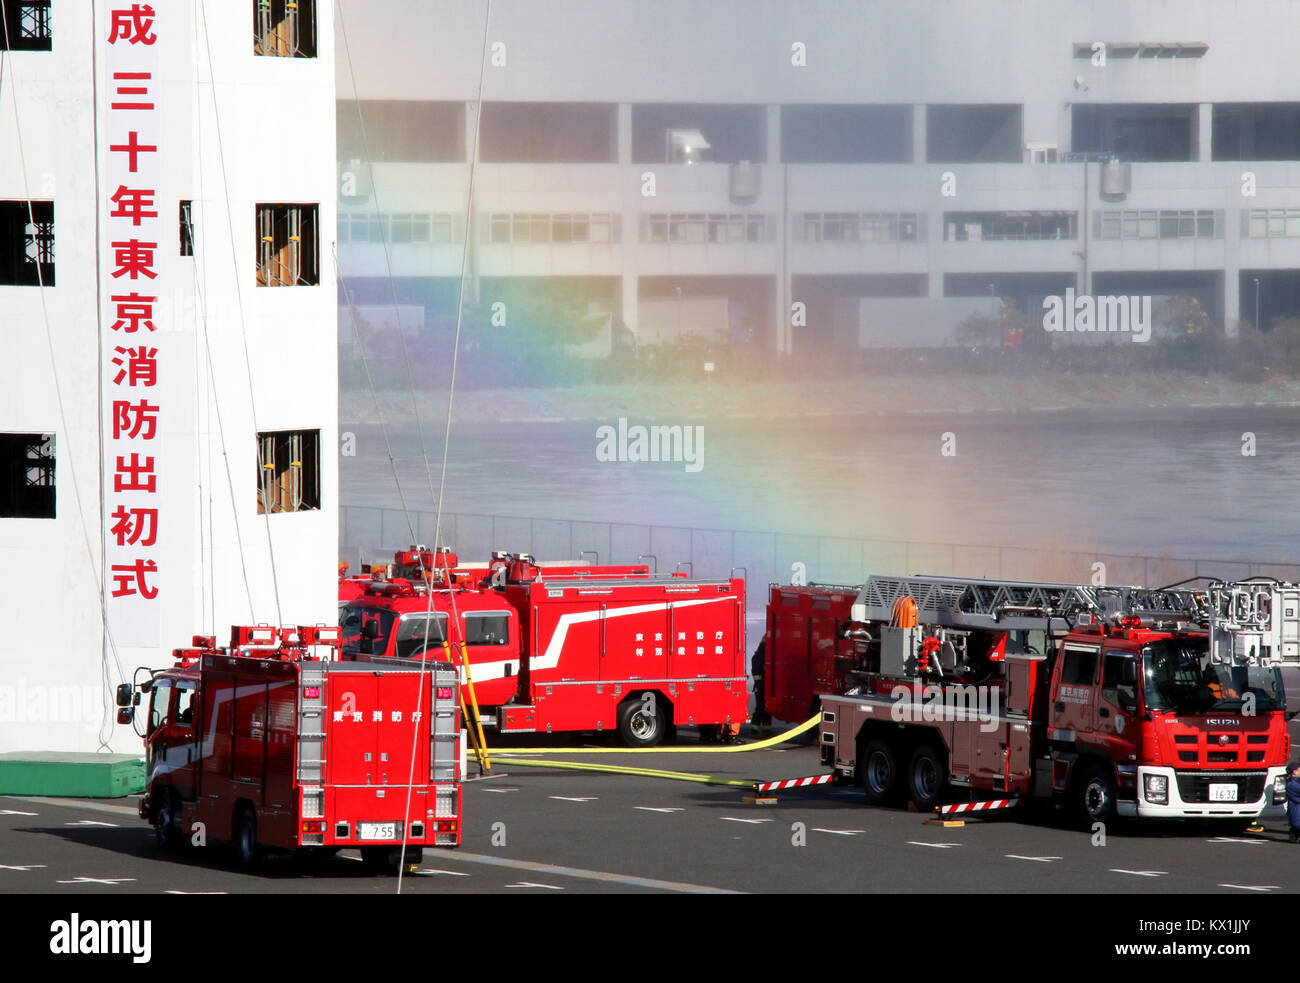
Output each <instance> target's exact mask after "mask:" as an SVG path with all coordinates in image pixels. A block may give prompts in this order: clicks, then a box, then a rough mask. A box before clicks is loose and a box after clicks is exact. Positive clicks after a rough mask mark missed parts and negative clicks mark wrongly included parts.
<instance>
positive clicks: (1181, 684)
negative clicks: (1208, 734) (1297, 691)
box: [1142, 637, 1286, 713]
mask: <svg viewBox="0 0 1300 983" xmlns="http://www.w3.org/2000/svg"><path fill="white" fill-rule="evenodd" d="M1142 675H1143V685H1142V692H1143V697H1144V699H1145V702H1146V707H1147V709H1148V710H1172V711H1174V712H1175V713H1209V712H1210V711H1213V710H1228V711H1236V712H1241V711H1242V709H1243V708H1244V707H1245V706H1246V705H1247V704H1248V703H1249V701H1250V700H1251V699H1252V698H1253V700H1254V710H1253V712H1255V713H1266V712H1267V711H1269V710H1284V709H1286V694H1285V691H1284V690H1283V689H1282V673H1281V672H1280V671H1279V670H1278V668H1277V667H1276V666H1232V665H1215V664H1213V663H1212V662H1211V661H1210V653H1209V641H1208V639H1206V638H1203V637H1202V638H1182V639H1179V638H1166V639H1163V640H1161V641H1159V642H1153V643H1152V644H1150V645H1148V646H1147V647H1146V648H1144V649H1143V650H1142Z"/></svg>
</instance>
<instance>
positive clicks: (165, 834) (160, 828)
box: [153, 789, 181, 850]
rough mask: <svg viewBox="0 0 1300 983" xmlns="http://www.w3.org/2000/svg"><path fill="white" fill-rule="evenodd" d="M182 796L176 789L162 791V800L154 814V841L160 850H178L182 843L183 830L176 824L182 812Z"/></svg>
mask: <svg viewBox="0 0 1300 983" xmlns="http://www.w3.org/2000/svg"><path fill="white" fill-rule="evenodd" d="M180 806H181V803H180V798H179V796H177V794H176V791H175V790H174V789H167V791H165V792H163V793H162V801H161V802H159V803H158V808H156V809H155V810H154V814H153V836H154V842H155V843H157V844H158V849H160V850H176V849H179V848H180V845H181V831H180V828H179V827H178V826H177V825H176V823H177V821H178V820H179V819H180V814H181V808H180Z"/></svg>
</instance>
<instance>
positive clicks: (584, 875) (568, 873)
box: [438, 850, 745, 894]
mask: <svg viewBox="0 0 1300 983" xmlns="http://www.w3.org/2000/svg"><path fill="white" fill-rule="evenodd" d="M438 859H439V860H442V861H444V862H445V863H470V864H487V865H488V866H490V867H510V868H513V869H515V870H526V871H529V872H531V873H534V874H549V875H551V876H553V877H576V878H579V879H582V880H588V881H601V882H603V883H606V884H624V885H627V886H629V887H647V888H652V889H654V890H657V891H676V892H678V893H681V894H743V893H745V892H743V891H735V890H731V889H729V888H722V887H706V886H705V885H703V884H689V883H686V882H684V881H661V880H656V879H655V878H653V877H637V876H635V875H628V874H613V873H610V872H608V871H604V870H585V869H583V868H581V867H564V866H560V865H557V864H545V863H540V862H539V861H536V860H513V859H511V858H509V857H500V856H491V855H489V854H486V853H464V852H462V851H460V850H457V851H455V852H454V853H452V852H448V853H445V854H442V855H441V856H439V857H438Z"/></svg>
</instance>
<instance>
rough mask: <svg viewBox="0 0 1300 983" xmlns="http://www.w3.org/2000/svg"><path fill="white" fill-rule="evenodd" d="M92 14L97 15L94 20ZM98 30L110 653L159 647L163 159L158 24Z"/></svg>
mask: <svg viewBox="0 0 1300 983" xmlns="http://www.w3.org/2000/svg"><path fill="white" fill-rule="evenodd" d="M101 9H102V8H101ZM103 18H104V19H103V21H102V24H101V28H100V34H99V44H100V45H101V50H102V52H103V58H102V59H101V64H102V65H103V69H102V71H103V73H104V74H103V76H102V79H101V81H102V84H101V92H102V93H103V95H102V96H101V102H100V105H99V106H98V107H96V109H97V112H98V114H99V118H100V120H101V133H102V136H101V139H102V141H103V143H102V147H103V150H104V152H103V153H102V154H101V160H102V164H101V168H102V173H101V180H100V187H101V188H102V189H103V190H102V196H103V197H102V200H101V201H100V203H99V206H100V215H101V219H102V222H101V228H102V233H101V239H100V242H99V248H100V253H101V256H102V257H103V262H102V263H101V264H100V268H101V270H102V271H103V272H102V281H101V283H100V284H99V289H100V295H101V299H102V305H101V306H102V311H103V321H102V323H101V324H100V346H101V348H100V350H101V351H102V352H103V354H104V358H103V363H104V379H103V384H104V402H103V420H102V426H103V428H104V461H105V465H106V468H107V470H108V473H107V474H106V475H105V482H104V486H105V503H104V504H105V509H104V547H105V570H104V593H105V595H106V596H105V602H106V604H107V609H108V617H109V623H110V626H111V629H112V633H113V637H114V639H115V641H116V642H117V644H119V645H123V646H138V647H155V646H157V645H158V644H159V633H160V624H161V608H160V604H161V600H160V599H161V598H163V597H165V596H166V587H165V586H164V585H163V579H162V578H163V576H164V574H165V570H164V569H163V563H162V556H161V549H160V543H161V540H162V535H161V533H162V532H163V531H164V530H165V529H166V519H165V517H164V515H163V513H164V511H165V510H164V509H163V508H162V492H163V483H164V480H165V479H164V477H163V476H164V468H163V463H164V461H165V459H166V456H165V455H166V452H165V448H164V446H163V431H164V421H165V420H166V408H165V406H164V400H163V399H162V398H161V390H162V386H163V383H164V381H165V378H166V376H165V366H166V364H167V362H166V341H165V339H161V338H159V335H158V329H157V326H156V324H155V323H154V308H155V305H156V304H157V303H158V298H159V296H162V295H163V293H164V291H163V289H162V281H163V279H164V278H163V277H162V276H161V275H160V258H161V256H162V252H161V251H160V244H164V243H166V242H167V241H168V239H167V236H166V234H165V233H164V229H163V224H162V222H161V220H160V215H162V214H168V213H174V212H175V205H174V204H173V207H172V208H171V209H166V208H163V207H162V201H161V193H162V182H161V175H162V169H161V166H160V164H159V161H160V159H161V156H162V154H163V152H164V147H163V140H162V133H163V130H162V124H161V112H160V110H159V95H160V92H161V85H160V81H161V80H160V76H159V64H160V62H159V55H158V48H159V45H160V39H164V38H165V37H166V26H165V19H160V18H159V16H158V10H157V8H155V6H154V5H153V4H148V3H125V2H122V0H117V2H113V3H110V4H108V5H107V9H106V10H104V14H103Z"/></svg>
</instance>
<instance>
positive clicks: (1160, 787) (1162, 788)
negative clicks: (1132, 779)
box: [1143, 775, 1169, 806]
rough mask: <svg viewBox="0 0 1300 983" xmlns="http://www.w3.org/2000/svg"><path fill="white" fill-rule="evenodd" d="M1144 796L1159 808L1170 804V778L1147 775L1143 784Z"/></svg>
mask: <svg viewBox="0 0 1300 983" xmlns="http://www.w3.org/2000/svg"><path fill="white" fill-rule="evenodd" d="M1143 794H1144V795H1145V796H1146V800H1147V801H1148V802H1152V803H1154V804H1156V805H1158V806H1164V805H1168V804H1169V776H1168V775H1147V776H1146V778H1145V780H1144V782H1143Z"/></svg>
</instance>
